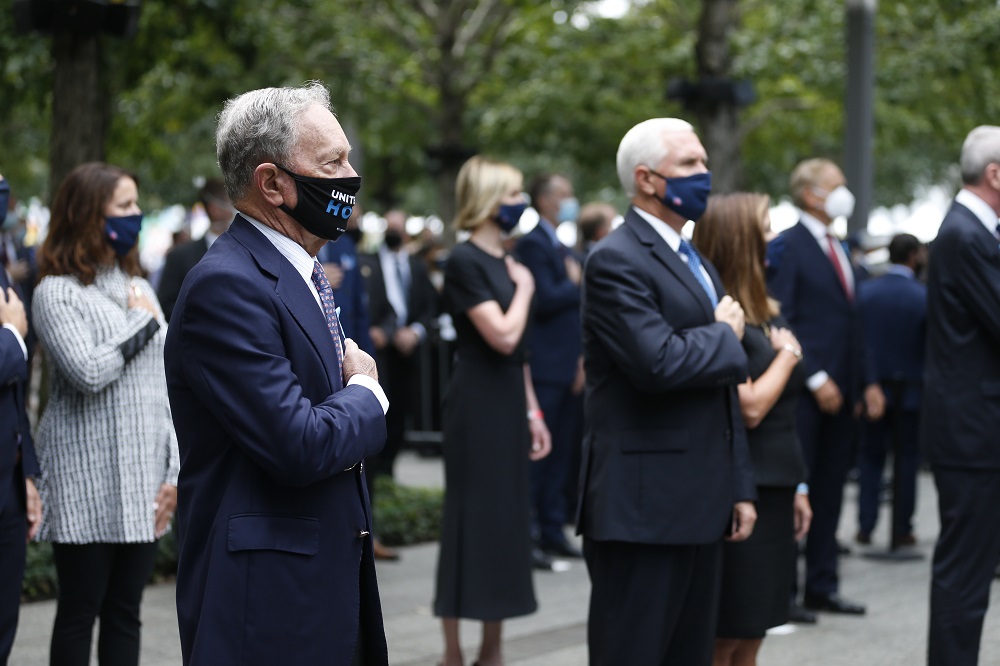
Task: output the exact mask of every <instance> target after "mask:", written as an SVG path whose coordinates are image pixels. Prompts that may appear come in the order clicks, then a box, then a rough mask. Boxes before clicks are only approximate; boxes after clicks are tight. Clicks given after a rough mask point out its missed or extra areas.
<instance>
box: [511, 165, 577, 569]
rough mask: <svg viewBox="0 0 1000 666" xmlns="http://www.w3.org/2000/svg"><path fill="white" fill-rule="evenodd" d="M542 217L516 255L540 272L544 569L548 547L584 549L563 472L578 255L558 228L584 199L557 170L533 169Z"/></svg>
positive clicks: (535, 342)
mask: <svg viewBox="0 0 1000 666" xmlns="http://www.w3.org/2000/svg"><path fill="white" fill-rule="evenodd" d="M528 194H529V196H530V197H531V205H532V206H533V207H534V209H535V210H536V211H537V212H538V218H539V219H538V224H537V225H535V228H534V229H532V230H531V231H530V232H528V233H527V234H525V235H524V236H523V237H522V238H521V239H520V240H519V241H518V243H517V248H516V249H515V252H514V254H515V256H516V257H517V259H518V260H519V261H520V262H521V263H522V264H524V265H525V266H527V267H528V270H530V271H531V274H532V276H533V277H534V278H535V300H534V301H533V302H532V320H531V326H529V328H528V336H527V347H528V350H529V354H530V356H529V359H530V363H531V380H532V384H533V385H534V387H535V395H536V396H538V405H539V407H540V408H541V410H542V413H543V414H544V415H545V423H546V425H548V427H549V432H550V433H552V452H551V453H549V455H548V456H547V457H546V458H544V459H542V460H537V461H535V462H533V463H532V464H531V509H532V523H533V525H532V536H533V537H534V539H535V543H536V546H537V547H538V548H540V549H541V550H542V554H541V555H540V554H539V553H538V552H535V553H534V564H535V567H536V568H539V569H551V567H552V564H551V561H550V560H549V559H548V558H547V557H545V555H556V556H561V557H583V554H582V553H581V552H580V550H579V549H578V548H576V546H574V545H572V544H571V543H569V541H568V540H567V539H566V534H565V533H564V532H563V528H564V526H565V525H566V521H567V515H566V495H565V491H566V478H567V477H568V476H569V474H570V468H569V465H570V461H571V459H572V453H573V449H574V448H576V446H577V444H576V443H577V442H578V441H579V440H580V437H581V436H582V432H581V431H582V429H583V413H582V411H581V405H580V401H579V396H580V394H581V393H583V381H582V380H583V358H582V355H581V354H582V348H581V344H582V343H581V341H580V279H581V277H582V269H581V267H580V262H579V261H578V260H577V259H576V257H574V256H573V252H572V250H570V248H568V247H566V246H565V245H563V243H562V241H560V240H559V238H558V237H557V236H556V227H558V226H559V224H560V223H561V222H564V221H568V220H575V219H576V217H577V214H578V213H579V204H577V202H576V198H575V197H574V196H573V185H572V184H571V183H570V182H569V179H568V178H566V177H565V176H562V175H559V174H541V175H539V176H536V177H535V179H534V180H533V181H532V183H531V185H530V187H529V192H528Z"/></svg>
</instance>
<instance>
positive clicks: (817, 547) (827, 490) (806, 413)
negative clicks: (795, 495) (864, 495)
mask: <svg viewBox="0 0 1000 666" xmlns="http://www.w3.org/2000/svg"><path fill="white" fill-rule="evenodd" d="M846 403H847V401H845V405H844V408H843V409H841V411H840V413H838V414H835V415H829V414H824V413H822V412H820V410H819V407H818V406H817V404H816V399H815V398H813V396H812V394H810V393H808V392H807V393H806V395H803V396H802V399H801V400H799V406H798V414H797V416H798V430H799V441H801V442H802V453H803V455H804V457H805V463H806V468H807V469H808V471H809V502H810V503H811V504H812V510H813V519H812V527H810V528H809V537H808V539H807V540H806V584H805V593H806V595H807V596H817V597H827V596H830V595H831V594H836V593H837V591H838V588H839V579H838V577H837V557H838V552H837V525H838V524H839V523H840V507H841V504H842V503H843V500H844V483H845V482H846V481H847V472H848V470H849V469H850V467H851V456H852V453H851V449H852V442H851V434H852V428H853V426H854V423H853V418H852V416H851V411H850V409H851V407H850V406H849V405H848V404H846Z"/></svg>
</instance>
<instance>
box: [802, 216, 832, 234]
mask: <svg viewBox="0 0 1000 666" xmlns="http://www.w3.org/2000/svg"><path fill="white" fill-rule="evenodd" d="M799 213H800V214H801V217H800V218H799V219H800V220H802V226H804V227H805V228H806V229H808V230H809V233H811V234H812V235H813V236H814V237H815V238H816V240H817V241H825V240H826V237H827V235H828V234H829V235H832V234H833V232H832V231H830V227H828V226H827V225H825V224H823V223H822V222H820V221H819V220H818V219H816V218H815V217H813V216H812V215H810V214H809V213H807V212H805V211H804V210H800V211H799Z"/></svg>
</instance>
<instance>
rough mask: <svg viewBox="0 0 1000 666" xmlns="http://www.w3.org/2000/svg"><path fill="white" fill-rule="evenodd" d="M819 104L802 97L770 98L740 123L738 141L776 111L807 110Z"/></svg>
mask: <svg viewBox="0 0 1000 666" xmlns="http://www.w3.org/2000/svg"><path fill="white" fill-rule="evenodd" d="M817 106H819V105H818V104H817V103H815V102H808V101H806V100H804V99H795V98H792V99H772V100H768V101H767V102H764V103H763V104H761V105H760V106H759V107H757V112H756V113H754V114H753V116H752V117H750V118H748V119H746V120H745V121H743V122H742V123H741V124H740V132H739V141H740V142H741V143H742V141H743V139H745V138H746V137H747V136H748V135H749V134H750V133H752V132H754V131H755V130H756V129H757V128H758V127H760V126H761V125H763V124H764V123H765V122H767V121H768V120H770V117H771V116H772V115H773V114H774V113H775V112H777V111H807V110H809V109H815V108H816V107H817Z"/></svg>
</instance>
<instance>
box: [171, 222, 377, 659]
mask: <svg viewBox="0 0 1000 666" xmlns="http://www.w3.org/2000/svg"><path fill="white" fill-rule="evenodd" d="M164 353H165V358H166V373H167V388H168V392H169V395H170V406H171V409H172V410H173V418H174V425H175V427H176V430H177V440H178V444H179V447H180V457H181V470H180V478H179V481H178V543H179V549H180V561H179V565H178V572H177V615H178V620H179V624H180V635H181V648H182V652H183V657H184V663H185V664H197V665H201V664H205V665H209V664H210V665H212V666H218V665H226V664H233V665H236V664H260V665H262V666H263V665H268V666H270V665H273V664H280V663H287V664H334V665H342V666H347V665H348V664H350V663H351V655H352V654H353V652H354V648H355V639H356V638H357V637H358V635H359V631H358V627H359V622H360V623H361V624H362V625H363V627H364V631H363V635H364V637H365V651H366V653H367V655H368V660H369V661H368V662H367V663H372V664H385V663H387V660H388V659H387V656H386V646H385V634H384V630H383V627H382V616H381V609H380V606H379V598H378V588H377V584H376V582H375V568H374V560H373V558H372V552H371V546H370V543H371V539H370V538H362V537H363V536H365V535H367V533H369V532H370V531H371V518H370V508H369V501H368V495H367V490H366V487H365V481H364V476H363V466H362V465H359V464H358V463H360V462H361V461H362V459H363V458H365V457H367V456H371V455H374V454H376V453H378V452H379V450H381V448H382V446H383V445H384V443H385V437H386V430H385V417H384V415H383V413H382V408H381V406H380V404H379V401H378V399H377V398H376V397H375V396H374V395H373V394H372V392H371V391H370V390H368V389H366V388H363V387H360V386H348V387H346V388H345V387H344V386H343V380H342V371H341V367H340V364H339V362H338V360H337V355H336V351H335V347H334V345H333V340H332V338H331V336H330V332H329V330H328V329H327V325H326V320H325V318H324V317H323V314H322V311H321V310H320V308H319V306H318V305H317V303H316V300H315V298H314V297H313V295H312V293H311V291H310V290H309V288H308V287H307V286H306V284H305V281H304V280H303V279H302V277H301V275H300V274H299V273H297V272H296V271H295V269H294V268H293V267H292V265H291V264H290V263H289V262H288V261H287V260H286V259H285V258H284V257H283V256H282V255H281V254H280V253H279V252H278V251H277V249H275V248H274V246H273V245H272V244H271V243H270V241H268V240H267V238H265V237H264V236H263V234H261V233H260V232H259V231H257V230H256V229H255V228H254V227H253V226H252V225H251V224H250V223H249V222H247V221H246V220H245V219H244V218H243V217H242V216H240V215H237V216H236V219H235V221H234V222H233V224H232V227H231V228H230V229H229V231H228V232H226V233H225V234H223V235H222V236H221V237H219V239H218V240H217V241H216V242H215V243H214V244H213V245H212V247H211V249H209V251H208V253H207V254H206V255H205V257H204V259H202V261H201V262H200V263H199V264H198V265H197V266H195V267H194V268H193V269H192V270H191V272H190V273H189V274H188V277H187V279H186V280H185V281H184V286H183V287H182V288H181V293H180V295H179V297H178V299H177V305H176V307H175V308H174V314H173V318H172V319H171V321H170V326H169V328H168V331H167V341H166V349H165V352H164ZM359 602H360V604H359Z"/></svg>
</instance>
